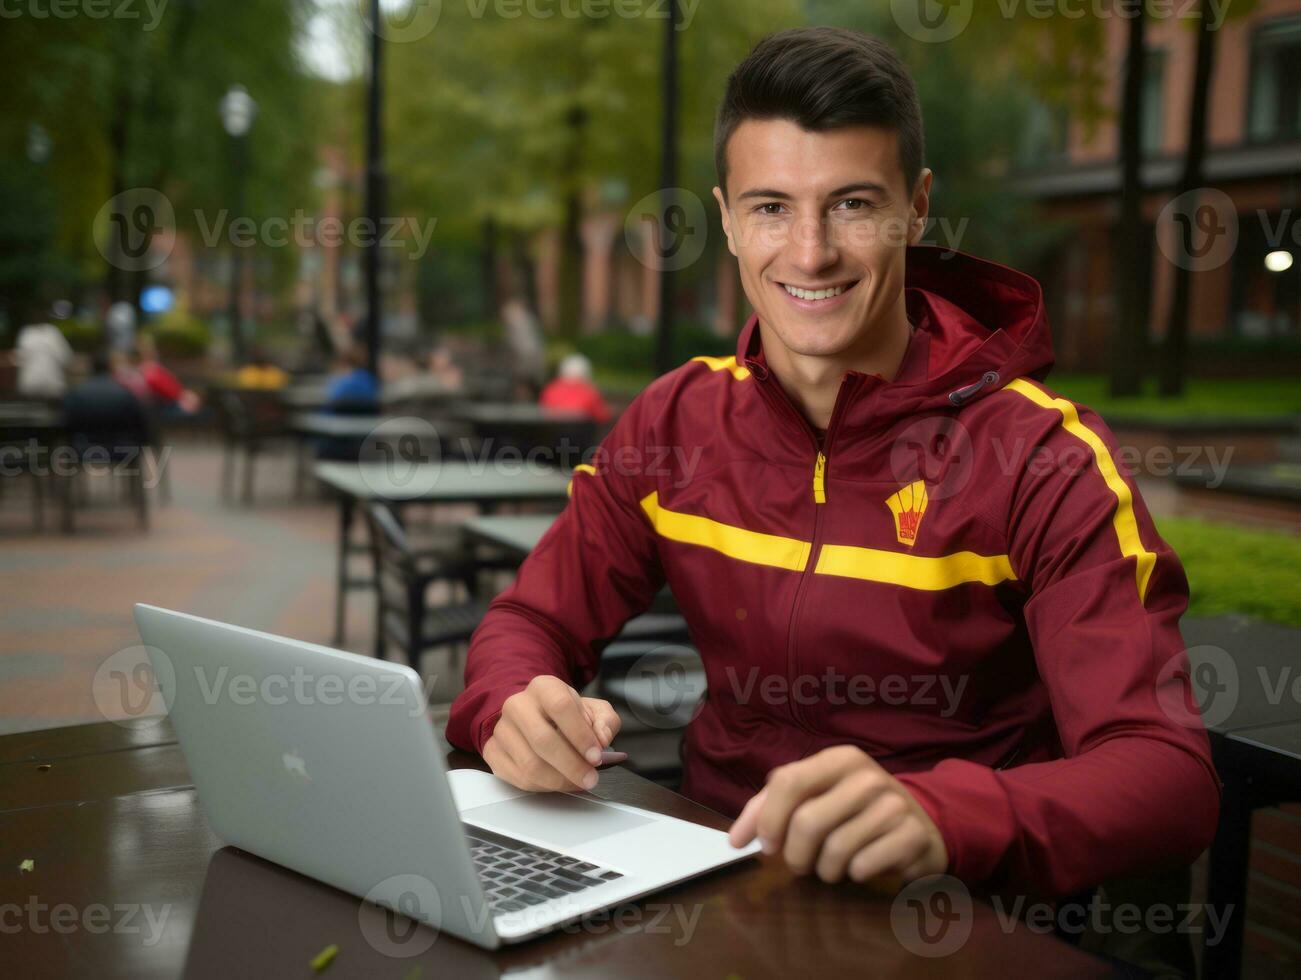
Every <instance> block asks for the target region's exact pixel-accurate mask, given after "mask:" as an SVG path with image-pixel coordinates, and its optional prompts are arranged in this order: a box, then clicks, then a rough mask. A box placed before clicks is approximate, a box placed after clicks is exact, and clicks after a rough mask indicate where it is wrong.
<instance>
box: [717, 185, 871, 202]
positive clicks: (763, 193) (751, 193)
mask: <svg viewBox="0 0 1301 980" xmlns="http://www.w3.org/2000/svg"><path fill="white" fill-rule="evenodd" d="M854 191H858V192H860V193H861V192H864V191H866V192H868V193H872V194H889V191H888V190H887V189H886V188H885V187H883V186H882V185H881V184H877V183H874V182H873V181H870V180H860V181H857V182H855V183H853V184H846V185H845V186H843V187H837V188H836V189H835V190H833V191H832V192H831V193H829V194H828V195H827V197H840V196H841V195H842V194H852V193H853V192H854ZM747 197H769V198H775V199H776V200H779V201H789V200H790V199H791V195H789V194H787V193H786V192H785V191H779V190H774V189H773V188H770V187H756V188H754V189H753V190H748V191H746V192H745V193H743V194H739V195H737V200H744V199H745V198H747Z"/></svg>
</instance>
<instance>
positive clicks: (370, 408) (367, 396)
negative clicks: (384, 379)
mask: <svg viewBox="0 0 1301 980" xmlns="http://www.w3.org/2000/svg"><path fill="white" fill-rule="evenodd" d="M336 372H337V373H336V374H335V376H334V377H333V379H331V381H330V383H329V386H328V387H327V388H326V389H325V410H326V411H327V412H335V413H337V414H340V415H344V414H358V413H362V414H373V413H376V412H378V411H379V379H378V378H376V377H375V375H374V374H372V373H371V372H370V369H369V368H368V367H367V364H366V351H365V350H364V349H363V348H361V347H357V346H352V347H347V348H345V349H344V350H342V351H340V352H339V357H338V360H337V363H336Z"/></svg>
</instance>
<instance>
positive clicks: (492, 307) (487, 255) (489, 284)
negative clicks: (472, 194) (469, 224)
mask: <svg viewBox="0 0 1301 980" xmlns="http://www.w3.org/2000/svg"><path fill="white" fill-rule="evenodd" d="M479 288H480V293H479V297H480V298H479V302H480V303H481V304H482V305H483V319H485V320H491V319H492V318H493V317H495V316H497V312H498V310H499V309H500V306H501V303H500V297H499V296H498V294H497V222H496V220H495V219H494V218H493V217H492V215H488V216H487V217H486V218H484V219H483V240H482V242H481V249H480V252H479Z"/></svg>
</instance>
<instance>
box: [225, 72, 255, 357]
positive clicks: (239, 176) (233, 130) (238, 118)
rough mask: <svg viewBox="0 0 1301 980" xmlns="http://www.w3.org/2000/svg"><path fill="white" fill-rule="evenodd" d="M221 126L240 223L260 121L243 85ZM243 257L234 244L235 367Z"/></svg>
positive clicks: (240, 336)
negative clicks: (251, 142) (253, 135)
mask: <svg viewBox="0 0 1301 980" xmlns="http://www.w3.org/2000/svg"><path fill="white" fill-rule="evenodd" d="M217 111H218V113H220V115H221V125H222V126H223V127H224V128H225V130H226V135H228V136H229V137H230V150H231V180H232V182H233V187H234V193H233V195H232V196H233V204H234V209H233V211H234V215H235V218H236V219H238V218H240V217H242V216H243V215H242V212H243V211H244V180H245V177H246V171H247V169H248V162H247V161H248V131H249V130H250V129H251V128H252V126H253V120H254V119H255V118H256V117H257V103H256V102H254V101H253V96H251V95H249V94H248V89H246V88H245V87H244V86H243V85H232V86H231V87H230V89H229V90H228V91H227V92H226V94H225V95H223V96H222V97H221V102H220V103H219V104H218V106H217ZM241 264H242V263H241V253H240V251H239V249H238V248H236V246H235V243H234V241H233V240H232V242H231V253H230V316H229V319H230V343H231V353H232V355H233V356H234V359H235V363H236V364H237V365H238V364H242V363H243V361H244V331H243V327H242V325H241V323H240V310H239V287H240V279H241V275H240V273H241V271H242V270H241Z"/></svg>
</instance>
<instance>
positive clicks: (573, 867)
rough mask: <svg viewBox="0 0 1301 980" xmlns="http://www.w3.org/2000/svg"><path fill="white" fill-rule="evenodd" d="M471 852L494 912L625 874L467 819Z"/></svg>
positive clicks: (521, 905) (527, 905) (510, 909)
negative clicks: (486, 827) (496, 831)
mask: <svg viewBox="0 0 1301 980" xmlns="http://www.w3.org/2000/svg"><path fill="white" fill-rule="evenodd" d="M464 827H465V836H466V839H467V841H468V842H469V844H470V856H471V857H472V858H473V859H474V867H475V870H476V871H478V872H479V880H480V881H481V882H483V890H484V892H485V893H486V894H487V896H488V905H489V907H490V908H491V909H492V910H493V911H494V912H518V911H519V910H520V909H523V908H528V907H529V906H530V905H539V904H541V903H542V902H548V901H550V900H551V899H553V898H563V897H564V896H565V895H572V894H573V893H574V892H581V891H583V890H584V889H586V888H594V887H595V886H597V885H604V884H605V883H606V882H607V881H614V880H616V879H618V878H622V877H623V875H621V874H619V872H617V871H611V870H610V869H609V868H601V867H597V866H596V865H595V864H589V863H588V862H586V861H580V860H579V859H578V858H576V857H570V856H569V855H568V854H561V853H560V852H558V851H550V850H547V848H545V847H536V846H534V845H532V844H525V843H524V842H523V841H519V840H515V839H514V838H513V837H506V836H504V835H502V834H497V833H494V832H493V831H491V830H484V829H483V828H482V827H474V826H471V825H470V824H465V825H464Z"/></svg>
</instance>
